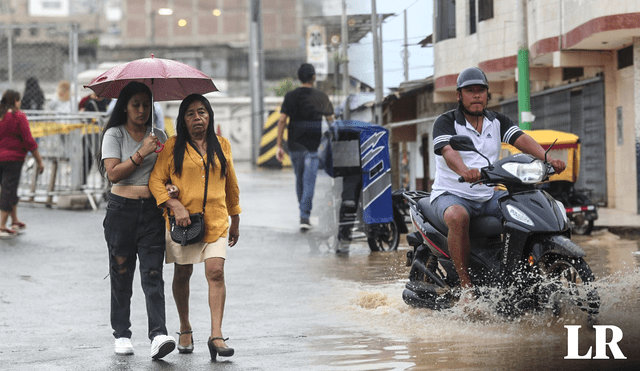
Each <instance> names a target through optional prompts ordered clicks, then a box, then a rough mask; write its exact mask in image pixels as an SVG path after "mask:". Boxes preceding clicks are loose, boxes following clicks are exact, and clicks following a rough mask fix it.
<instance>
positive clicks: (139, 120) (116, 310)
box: [98, 82, 175, 359]
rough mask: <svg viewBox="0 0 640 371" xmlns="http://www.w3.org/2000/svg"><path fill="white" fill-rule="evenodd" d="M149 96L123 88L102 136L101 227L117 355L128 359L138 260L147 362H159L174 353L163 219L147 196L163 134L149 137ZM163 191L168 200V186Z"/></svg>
mask: <svg viewBox="0 0 640 371" xmlns="http://www.w3.org/2000/svg"><path fill="white" fill-rule="evenodd" d="M151 130H152V126H151V91H150V90H149V88H148V87H147V86H146V85H145V84H143V83H140V82H131V83H129V84H127V85H126V86H125V87H124V88H123V89H122V91H121V92H120V95H119V96H118V101H117V103H116V105H115V108H114V110H113V112H112V114H111V117H110V119H109V122H108V123H107V126H106V127H105V129H104V132H103V134H102V148H101V153H102V161H100V162H99V164H98V168H99V170H100V173H101V174H102V175H103V176H105V174H106V176H107V178H108V179H109V181H110V182H111V183H112V184H113V186H112V187H111V192H110V193H109V197H108V202H107V213H106V216H105V219H104V222H103V226H104V236H105V239H106V241H107V246H108V248H109V267H110V269H109V273H110V274H109V275H110V279H111V326H112V327H113V335H114V337H115V338H116V340H115V352H116V353H117V354H132V353H133V346H132V345H131V340H130V338H131V330H130V329H129V328H130V326H131V322H130V306H131V296H132V294H133V276H134V272H135V269H136V259H137V258H138V259H140V276H141V283H142V287H143V291H144V295H145V300H146V308H147V317H148V324H149V329H148V330H149V331H148V335H149V339H150V340H151V341H152V342H151V357H152V358H154V359H155V358H162V357H164V356H165V355H167V354H168V353H170V352H171V351H173V349H174V348H175V340H174V339H173V338H172V337H170V336H167V328H166V325H165V322H166V320H165V299H164V281H163V279H162V266H163V260H164V251H165V234H164V218H163V216H162V211H161V210H160V209H159V208H158V207H157V206H156V200H155V198H154V197H153V195H152V194H151V191H149V175H150V174H151V170H152V169H153V166H154V164H155V162H156V159H157V157H158V155H157V153H155V151H156V149H157V148H158V143H159V142H162V143H164V142H165V141H166V139H167V137H166V135H165V134H164V132H162V131H161V130H157V131H155V132H152V131H151ZM167 190H168V191H169V192H170V194H172V193H173V192H172V191H174V190H173V188H172V186H171V185H167Z"/></svg>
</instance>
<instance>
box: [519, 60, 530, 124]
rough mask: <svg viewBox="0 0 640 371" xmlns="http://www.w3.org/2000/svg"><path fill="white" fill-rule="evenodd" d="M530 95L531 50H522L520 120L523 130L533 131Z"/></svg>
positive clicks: (520, 63) (520, 61)
mask: <svg viewBox="0 0 640 371" xmlns="http://www.w3.org/2000/svg"><path fill="white" fill-rule="evenodd" d="M530 94H531V89H530V86H529V49H527V48H520V49H519V50H518V120H519V123H520V129H522V130H531V121H532V120H531V95H530Z"/></svg>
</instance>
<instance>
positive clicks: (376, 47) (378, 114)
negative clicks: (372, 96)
mask: <svg viewBox="0 0 640 371" xmlns="http://www.w3.org/2000/svg"><path fill="white" fill-rule="evenodd" d="M371 33H372V34H373V66H374V70H375V82H376V86H375V90H376V101H375V109H374V112H375V118H374V123H375V124H377V125H382V89H383V87H382V61H381V59H382V58H380V44H378V12H377V10H376V0H371Z"/></svg>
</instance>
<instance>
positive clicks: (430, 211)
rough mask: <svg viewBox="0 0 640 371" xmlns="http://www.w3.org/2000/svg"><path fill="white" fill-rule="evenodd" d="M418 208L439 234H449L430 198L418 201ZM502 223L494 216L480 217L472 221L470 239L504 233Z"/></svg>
mask: <svg viewBox="0 0 640 371" xmlns="http://www.w3.org/2000/svg"><path fill="white" fill-rule="evenodd" d="M418 207H419V208H420V211H421V212H422V215H424V216H425V217H426V218H427V220H428V221H429V223H431V225H433V226H434V227H435V228H436V229H437V230H438V232H440V233H442V234H443V235H445V236H446V235H447V234H448V233H449V228H447V225H446V224H444V223H442V222H441V221H440V218H438V216H437V215H436V212H435V209H434V208H433V207H431V200H430V198H429V197H424V198H422V199H420V200H419V201H418ZM502 229H503V228H502V223H501V222H500V220H499V219H498V218H496V217H494V216H479V217H476V218H473V219H471V225H470V226H469V237H470V238H472V239H473V238H480V237H489V236H493V235H497V234H501V233H502Z"/></svg>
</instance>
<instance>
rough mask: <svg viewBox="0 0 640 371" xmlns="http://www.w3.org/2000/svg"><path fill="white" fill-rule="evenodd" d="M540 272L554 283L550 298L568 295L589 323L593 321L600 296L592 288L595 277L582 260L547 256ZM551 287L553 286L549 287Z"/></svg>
mask: <svg viewBox="0 0 640 371" xmlns="http://www.w3.org/2000/svg"><path fill="white" fill-rule="evenodd" d="M540 268H541V272H542V273H543V275H545V276H546V277H548V278H551V279H552V280H553V281H555V283H556V287H555V290H552V291H555V292H550V293H549V294H551V296H556V297H557V294H560V296H562V295H563V294H564V295H568V296H569V297H570V298H571V299H572V301H573V302H574V303H575V304H576V305H577V307H578V308H580V309H581V310H582V311H584V312H586V313H587V315H588V318H589V322H592V321H594V320H595V317H596V315H597V314H598V312H599V310H600V296H599V295H598V292H597V291H596V289H595V287H593V285H592V283H593V281H594V280H595V277H594V275H593V273H592V271H591V268H590V267H589V265H588V264H587V262H585V261H584V260H583V259H582V258H569V257H565V256H549V257H547V259H545V260H544V262H543V264H541V266H540ZM551 287H553V286H551Z"/></svg>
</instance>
